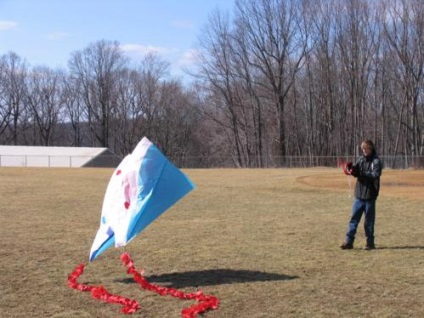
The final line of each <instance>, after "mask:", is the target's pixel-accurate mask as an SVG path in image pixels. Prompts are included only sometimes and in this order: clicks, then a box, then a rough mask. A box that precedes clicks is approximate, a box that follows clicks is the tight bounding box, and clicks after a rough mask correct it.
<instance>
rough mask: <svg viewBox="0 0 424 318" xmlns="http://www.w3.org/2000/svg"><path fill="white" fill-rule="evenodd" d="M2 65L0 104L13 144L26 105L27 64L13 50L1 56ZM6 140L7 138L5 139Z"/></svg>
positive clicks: (17, 137) (16, 141) (16, 138)
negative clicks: (0, 103) (0, 101)
mask: <svg viewBox="0 0 424 318" xmlns="http://www.w3.org/2000/svg"><path fill="white" fill-rule="evenodd" d="M0 64H1V65H2V93H3V94H2V97H1V99H2V106H3V113H4V114H5V116H6V118H9V116H10V121H9V120H6V121H5V123H7V126H8V130H9V131H10V140H11V141H12V143H13V144H15V145H17V144H18V143H19V133H20V132H22V131H21V130H20V127H19V126H20V124H21V119H22V117H23V114H24V112H25V111H26V107H25V104H24V99H25V96H26V83H25V81H26V76H27V64H26V62H25V61H24V60H22V58H21V57H19V56H18V55H17V54H16V53H14V52H9V53H7V54H5V55H3V56H1V62H0ZM6 142H8V139H7V140H6Z"/></svg>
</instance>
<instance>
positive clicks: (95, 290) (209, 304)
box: [68, 253, 219, 318]
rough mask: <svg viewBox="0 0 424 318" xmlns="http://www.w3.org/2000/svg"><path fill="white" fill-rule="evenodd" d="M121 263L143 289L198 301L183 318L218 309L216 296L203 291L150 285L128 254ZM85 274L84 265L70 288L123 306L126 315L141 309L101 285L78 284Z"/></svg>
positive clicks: (133, 301)
mask: <svg viewBox="0 0 424 318" xmlns="http://www.w3.org/2000/svg"><path fill="white" fill-rule="evenodd" d="M121 261H122V262H123V263H124V265H125V266H126V267H127V273H128V274H131V275H133V279H134V281H135V282H136V283H138V284H139V285H140V286H141V287H142V288H143V289H145V290H150V291H153V292H155V293H157V294H159V295H161V296H166V295H170V296H172V297H175V298H179V299H182V300H191V299H194V300H196V301H197V304H195V305H192V306H190V307H187V308H184V309H183V310H182V311H181V316H182V317H183V318H196V317H197V315H198V314H201V313H203V312H205V311H208V310H212V309H217V308H218V305H219V299H218V298H216V297H215V296H210V295H204V294H203V292H202V291H201V290H199V291H197V292H196V293H184V292H182V291H180V290H178V289H175V288H168V287H161V286H157V285H153V284H151V283H149V282H148V281H147V280H146V279H145V278H144V277H143V276H142V275H143V273H142V272H138V271H137V270H136V268H135V266H134V262H133V261H132V260H131V257H130V255H129V254H128V253H123V254H122V255H121ZM83 272H84V264H80V265H78V266H77V267H76V268H75V269H74V271H73V272H72V273H71V274H70V275H69V276H68V286H69V287H70V288H73V289H75V290H79V291H83V292H90V293H91V296H92V297H93V298H95V299H99V300H103V301H105V302H107V303H116V304H121V305H122V308H121V312H122V313H124V314H132V313H134V312H136V311H137V310H138V309H139V308H140V305H139V304H138V302H137V301H136V300H133V299H129V298H125V297H122V296H119V295H114V294H111V293H109V292H108V291H107V290H106V289H105V288H104V287H103V286H101V285H100V286H91V285H85V284H80V283H78V282H77V279H78V278H79V277H80V276H81V275H82V274H83Z"/></svg>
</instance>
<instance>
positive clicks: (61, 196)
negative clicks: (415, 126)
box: [0, 168, 424, 318]
mask: <svg viewBox="0 0 424 318" xmlns="http://www.w3.org/2000/svg"><path fill="white" fill-rule="evenodd" d="M111 173H112V170H110V169H41V168H38V169H36V168H34V169H31V168H25V169H23V168H22V169H17V168H1V169H0V180H1V182H0V206H1V210H0V224H1V225H0V226H1V227H0V240H1V245H0V260H1V267H0V316H1V317H5V318H6V317H117V316H120V314H119V309H120V307H119V306H117V305H109V304H104V303H101V302H99V301H96V300H93V299H92V298H91V297H90V295H89V294H88V293H80V292H77V291H74V290H72V289H69V288H68V287H67V283H66V281H67V275H68V274H69V273H70V272H71V271H72V270H73V269H74V267H75V266H76V265H77V264H79V263H81V262H84V263H85V264H87V258H88V253H89V249H90V247H91V243H92V240H93V238H94V235H95V234H96V231H97V227H98V224H99V217H100V209H101V204H102V200H103V195H104V191H105V187H106V185H107V183H108V180H109V177H110V175H111ZM186 173H187V174H188V175H189V176H190V177H191V178H192V180H193V181H194V182H195V183H196V185H197V188H196V189H195V190H194V191H193V192H192V193H190V194H189V195H188V196H187V197H185V198H184V199H183V200H182V201H180V202H179V203H178V204H177V205H175V206H174V207H172V208H171V209H170V210H169V211H168V212H166V213H165V214H164V215H163V216H161V217H160V218H159V219H158V220H157V221H156V222H154V223H153V224H152V225H151V226H150V227H148V228H147V229H146V230H145V231H144V232H142V233H141V234H140V236H139V237H137V238H136V239H135V240H134V241H132V242H131V243H130V244H129V245H128V246H127V247H126V248H125V249H122V248H121V249H114V248H112V249H109V250H108V251H106V252H105V253H104V254H102V255H101V256H100V257H99V258H98V259H97V260H96V261H94V262H92V263H90V264H88V265H86V271H85V273H84V275H83V276H82V277H81V278H80V282H83V283H89V284H95V285H98V284H102V285H104V286H105V287H106V288H107V289H108V291H110V292H112V293H117V294H121V295H123V296H126V297H130V298H135V299H137V300H138V301H139V302H140V304H141V306H142V308H141V309H140V310H139V311H138V312H137V313H135V314H134V315H133V316H134V317H145V318H147V317H179V316H180V311H181V309H182V308H183V307H186V306H189V305H191V304H192V302H190V301H179V300H175V299H173V298H169V297H161V296H157V295H155V294H153V293H151V292H146V291H143V290H142V289H140V288H139V286H138V285H136V284H135V283H132V282H131V280H130V279H129V278H130V277H129V276H128V275H127V274H126V273H125V270H124V269H123V267H122V265H121V263H120V260H119V256H120V254H121V253H122V252H123V251H127V252H129V253H130V255H131V256H132V258H133V259H134V261H135V264H136V266H137V267H138V268H139V269H143V268H144V269H145V270H146V277H147V278H148V279H149V280H150V281H151V282H153V283H157V284H159V285H163V286H173V287H176V288H179V289H182V290H184V291H186V292H191V291H194V290H196V289H197V288H200V289H202V290H203V291H204V292H205V293H206V294H213V295H215V296H217V297H219V298H220V299H221V304H220V307H219V309H218V310H216V311H210V312H208V313H206V314H205V317H210V318H212V317H226V318H227V317H230V318H231V317H248V318H251V317H252V318H255V317H379V318H380V317H424V307H423V306H422V299H423V297H424V236H423V229H424V218H423V216H422V213H423V201H424V195H423V194H424V172H423V171H415V170H408V171H390V170H385V171H384V175H383V178H382V181H383V187H382V191H381V197H380V198H379V200H378V204H377V224H376V244H377V247H378V249H377V250H375V251H371V252H368V251H364V250H362V245H363V244H364V233H363V230H362V228H361V229H360V230H359V231H358V239H357V245H356V246H355V249H354V250H352V251H341V250H340V249H339V248H338V244H339V243H340V242H341V241H342V240H343V237H344V232H345V230H346V226H347V221H348V218H349V212H350V208H351V204H352V195H351V191H350V190H349V179H347V178H346V177H345V176H344V175H343V174H342V173H341V171H340V170H339V169H323V168H315V169H288V170H287V169H265V170H259V169H257V170H247V169H246V170H233V169H228V170H227V169H225V170H186ZM350 181H351V184H350V187H352V188H353V186H354V183H353V181H354V180H350ZM361 226H362V224H361ZM121 316H123V315H121Z"/></svg>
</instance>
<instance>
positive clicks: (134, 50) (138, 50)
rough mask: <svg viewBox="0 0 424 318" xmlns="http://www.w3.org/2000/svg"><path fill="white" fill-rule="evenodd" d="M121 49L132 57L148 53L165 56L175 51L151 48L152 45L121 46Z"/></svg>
mask: <svg viewBox="0 0 424 318" xmlns="http://www.w3.org/2000/svg"><path fill="white" fill-rule="evenodd" d="M121 49H122V50H123V51H124V52H126V53H128V54H130V55H132V56H141V57H143V56H145V55H146V54H149V53H158V54H161V55H166V54H169V53H173V52H175V49H169V48H164V47H160V46H153V45H140V44H123V45H121Z"/></svg>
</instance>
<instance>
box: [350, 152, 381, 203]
mask: <svg viewBox="0 0 424 318" xmlns="http://www.w3.org/2000/svg"><path fill="white" fill-rule="evenodd" d="M353 168H354V170H355V174H354V176H355V177H356V178H357V180H356V186H355V197H356V198H357V199H362V200H375V199H377V197H378V193H379V191H380V176H381V173H382V170H383V164H382V163H381V160H380V158H378V156H377V154H376V153H375V151H373V153H372V154H371V155H370V156H367V157H365V156H361V157H360V158H359V159H358V161H357V162H356V163H355V165H354V167H353Z"/></svg>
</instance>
